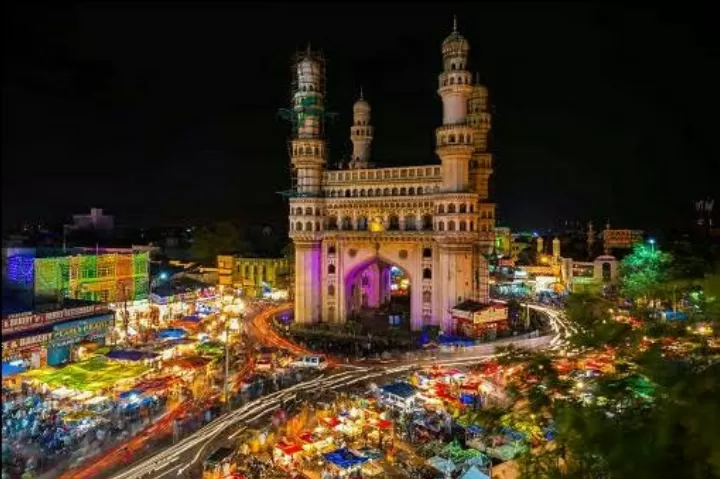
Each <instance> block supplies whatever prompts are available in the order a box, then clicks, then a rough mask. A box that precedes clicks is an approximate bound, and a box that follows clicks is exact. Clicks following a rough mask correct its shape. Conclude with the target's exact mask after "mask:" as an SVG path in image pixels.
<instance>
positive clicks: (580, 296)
mask: <svg viewBox="0 0 720 479" xmlns="http://www.w3.org/2000/svg"><path fill="white" fill-rule="evenodd" d="M613 306H614V305H613V304H612V303H611V302H610V301H608V300H606V299H604V298H602V297H600V296H596V295H594V294H591V293H573V294H571V295H569V296H568V298H567V301H566V314H567V319H568V320H569V321H570V322H571V323H573V324H574V325H575V326H576V329H577V333H576V334H574V335H573V336H572V337H571V338H570V341H571V342H572V343H573V344H575V345H577V346H585V347H604V346H618V345H622V344H625V343H626V342H627V341H628V340H629V339H631V336H632V328H631V327H630V325H628V324H625V323H618V322H617V321H615V320H614V319H613V317H612V314H611V313H610V311H611V309H612V308H613Z"/></svg>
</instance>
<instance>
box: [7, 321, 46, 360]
mask: <svg viewBox="0 0 720 479" xmlns="http://www.w3.org/2000/svg"><path fill="white" fill-rule="evenodd" d="M51 338H52V331H51V330H50V329H49V328H44V329H42V330H36V331H27V332H24V333H16V334H8V335H5V334H3V340H2V360H3V364H5V363H7V364H9V365H12V366H13V367H15V368H19V369H23V370H26V369H35V368H41V367H43V366H45V364H46V363H47V349H46V345H47V344H48V342H49V341H50V339H51ZM8 370H11V369H8Z"/></svg>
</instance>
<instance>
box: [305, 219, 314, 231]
mask: <svg viewBox="0 0 720 479" xmlns="http://www.w3.org/2000/svg"><path fill="white" fill-rule="evenodd" d="M312 230H313V226H312V223H311V222H309V221H308V222H307V223H305V231H312Z"/></svg>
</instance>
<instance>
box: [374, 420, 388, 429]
mask: <svg viewBox="0 0 720 479" xmlns="http://www.w3.org/2000/svg"><path fill="white" fill-rule="evenodd" d="M373 426H375V427H376V428H378V429H390V428H392V426H393V423H392V421H387V420H385V419H381V420H379V421H375V422H374V423H373Z"/></svg>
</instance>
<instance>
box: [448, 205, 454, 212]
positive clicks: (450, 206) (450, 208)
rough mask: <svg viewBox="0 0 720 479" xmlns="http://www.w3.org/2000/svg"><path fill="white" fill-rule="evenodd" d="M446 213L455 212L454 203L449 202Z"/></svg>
mask: <svg viewBox="0 0 720 479" xmlns="http://www.w3.org/2000/svg"><path fill="white" fill-rule="evenodd" d="M448 213H455V203H450V204H449V205H448Z"/></svg>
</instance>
